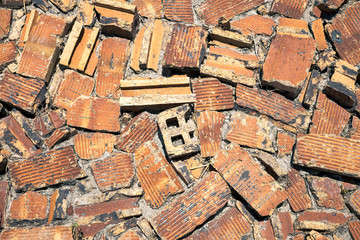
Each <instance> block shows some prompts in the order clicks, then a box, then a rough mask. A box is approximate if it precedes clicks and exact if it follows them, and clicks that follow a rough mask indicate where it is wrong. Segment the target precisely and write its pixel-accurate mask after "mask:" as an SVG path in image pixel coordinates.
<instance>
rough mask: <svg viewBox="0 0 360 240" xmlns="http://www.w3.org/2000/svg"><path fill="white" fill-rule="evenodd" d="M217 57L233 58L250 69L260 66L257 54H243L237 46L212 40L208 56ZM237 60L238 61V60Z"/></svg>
mask: <svg viewBox="0 0 360 240" xmlns="http://www.w3.org/2000/svg"><path fill="white" fill-rule="evenodd" d="M210 57H211V58H213V57H215V58H216V59H219V60H220V59H223V60H226V59H228V60H229V61H230V60H232V61H233V62H238V64H240V62H241V63H242V65H241V66H242V67H245V68H248V69H257V68H259V66H260V64H259V60H258V57H257V56H256V55H255V54H243V53H240V52H239V51H238V50H237V48H234V47H233V46H231V45H228V44H223V43H221V42H219V41H212V42H211V45H210V47H209V54H207V58H210ZM236 60H237V61H236Z"/></svg>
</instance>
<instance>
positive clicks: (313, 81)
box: [302, 69, 321, 108]
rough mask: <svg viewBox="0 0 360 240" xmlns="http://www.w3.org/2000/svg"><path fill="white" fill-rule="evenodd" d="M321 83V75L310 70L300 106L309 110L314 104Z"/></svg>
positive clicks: (316, 71)
mask: <svg viewBox="0 0 360 240" xmlns="http://www.w3.org/2000/svg"><path fill="white" fill-rule="evenodd" d="M320 81H321V75H320V72H319V71H318V70H315V69H314V70H312V71H311V75H310V78H309V80H308V82H307V85H306V86H305V87H304V89H303V90H305V92H304V98H303V101H302V104H303V105H304V106H305V107H307V108H309V107H310V106H313V105H314V104H315V103H316V97H317V96H318V94H319V83H320Z"/></svg>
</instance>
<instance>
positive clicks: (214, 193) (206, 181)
mask: <svg viewBox="0 0 360 240" xmlns="http://www.w3.org/2000/svg"><path fill="white" fill-rule="evenodd" d="M230 194H231V193H230V189H229V187H228V186H227V185H226V182H225V181H224V180H223V179H222V178H221V177H220V175H219V174H217V173H216V172H209V174H208V175H207V176H205V177H204V178H203V179H202V180H201V181H200V182H198V183H197V184H196V185H195V186H194V187H193V188H192V189H191V190H190V191H189V192H187V193H186V194H184V195H182V196H181V197H180V198H178V199H177V200H176V201H174V202H172V203H171V204H169V205H168V206H167V207H165V208H164V209H163V210H162V211H161V212H160V213H159V214H158V215H157V216H155V217H154V218H152V219H151V223H152V226H153V227H154V228H155V231H156V232H157V233H158V234H159V236H160V237H162V238H165V239H177V238H180V237H182V236H184V235H186V234H187V233H190V232H191V231H193V230H194V229H195V228H196V226H198V225H201V224H202V223H203V222H205V221H206V219H208V218H209V217H210V216H212V215H214V214H215V213H216V212H217V211H218V210H219V209H221V208H222V207H223V206H224V205H225V204H226V203H227V201H228V200H229V198H230ZM194 203H196V204H194ZM190 219H191V221H189V220H190Z"/></svg>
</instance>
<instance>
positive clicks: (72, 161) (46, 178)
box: [8, 146, 85, 190]
mask: <svg viewBox="0 0 360 240" xmlns="http://www.w3.org/2000/svg"><path fill="white" fill-rule="evenodd" d="M8 168H9V172H10V176H11V181H12V183H13V186H14V187H15V189H17V190H19V189H38V188H43V187H47V186H51V185H54V184H58V183H62V182H65V181H68V180H72V179H76V178H81V177H84V176H85V174H84V172H83V171H82V169H81V168H80V167H79V165H78V163H77V161H76V157H75V153H74V151H73V150H72V147H71V146H66V147H63V148H58V149H55V150H50V151H48V152H45V153H41V154H39V155H37V156H34V157H30V158H27V159H25V160H22V161H17V162H12V163H9V164H8Z"/></svg>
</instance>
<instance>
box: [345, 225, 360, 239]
mask: <svg viewBox="0 0 360 240" xmlns="http://www.w3.org/2000/svg"><path fill="white" fill-rule="evenodd" d="M348 225H349V230H350V233H351V236H352V237H353V238H354V239H359V238H360V221H352V222H349V223H348Z"/></svg>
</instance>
